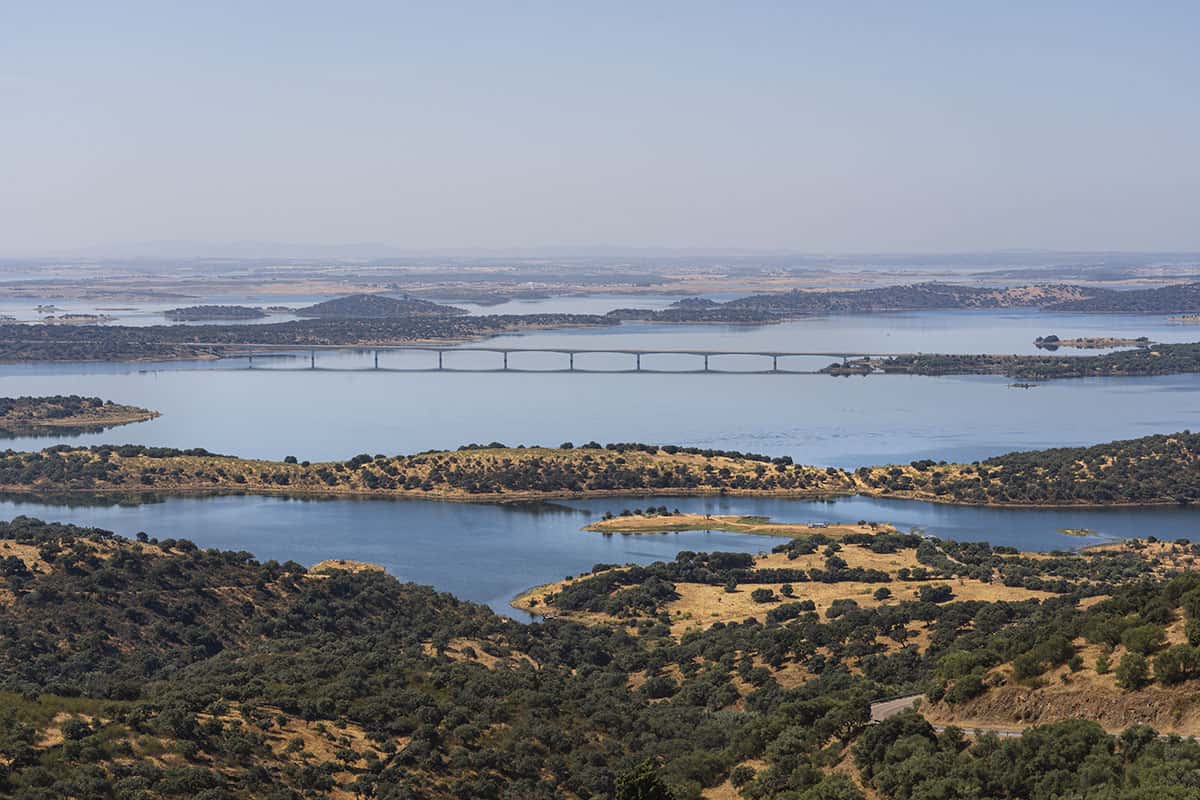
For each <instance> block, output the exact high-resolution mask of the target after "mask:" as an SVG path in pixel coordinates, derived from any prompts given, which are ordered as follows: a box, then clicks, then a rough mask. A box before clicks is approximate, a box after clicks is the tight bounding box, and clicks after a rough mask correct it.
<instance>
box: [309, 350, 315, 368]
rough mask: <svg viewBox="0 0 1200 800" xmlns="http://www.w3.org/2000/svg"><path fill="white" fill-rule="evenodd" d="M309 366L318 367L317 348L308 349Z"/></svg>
mask: <svg viewBox="0 0 1200 800" xmlns="http://www.w3.org/2000/svg"><path fill="white" fill-rule="evenodd" d="M308 368H309V369H316V368H317V351H316V350H309V351H308Z"/></svg>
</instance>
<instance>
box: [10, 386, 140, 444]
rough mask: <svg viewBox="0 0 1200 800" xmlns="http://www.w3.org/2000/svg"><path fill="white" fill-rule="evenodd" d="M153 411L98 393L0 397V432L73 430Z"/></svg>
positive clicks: (100, 426)
mask: <svg viewBox="0 0 1200 800" xmlns="http://www.w3.org/2000/svg"><path fill="white" fill-rule="evenodd" d="M153 416H155V414H154V412H152V411H148V410H147V409H144V408H137V407H136V406H126V405H120V404H117V403H114V402H112V401H111V400H102V399H101V398H99V397H81V396H80V395H75V394H72V395H61V394H60V395H52V396H42V397H0V435H10V436H16V435H28V434H30V433H38V432H41V431H45V430H52V431H58V432H69V433H73V432H76V431H79V432H82V431H86V430H97V429H101V430H102V429H103V428H105V427H108V426H111V425H118V424H123V423H126V422H135V421H137V420H139V419H150V418H151V417H153Z"/></svg>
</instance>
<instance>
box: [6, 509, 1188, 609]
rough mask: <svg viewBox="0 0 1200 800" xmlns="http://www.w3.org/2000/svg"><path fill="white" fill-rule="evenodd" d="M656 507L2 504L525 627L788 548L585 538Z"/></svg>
mask: <svg viewBox="0 0 1200 800" xmlns="http://www.w3.org/2000/svg"><path fill="white" fill-rule="evenodd" d="M650 504H651V501H647V500H643V499H639V498H606V499H603V500H586V501H570V502H566V503H562V504H552V505H536V506H501V505H486V504H464V503H438V502H432V501H423V500H401V501H396V500H296V499H287V498H276V497H252V496H242V497H211V498H167V499H165V500H164V501H163V502H160V503H152V504H147V505H141V506H117V505H113V506H74V507H72V506H68V505H59V504H53V503H37V502H25V501H14V500H6V501H0V516H3V517H12V516H16V515H18V514H25V515H29V516H36V517H40V518H42V519H48V520H57V521H62V522H73V523H76V524H79V525H95V526H99V527H101V528H105V529H108V530H114V531H116V532H118V533H121V534H124V535H126V536H133V535H134V534H136V533H137V532H138V531H145V532H147V533H149V534H150V535H152V536H157V537H160V538H166V537H173V538H186V539H191V540H193V541H194V542H196V543H197V544H199V545H200V546H202V547H218V548H223V549H231V550H249V551H250V552H252V553H254V554H255V555H257V556H258V557H259V558H262V559H269V558H274V559H278V560H281V561H282V560H287V559H294V560H296V561H299V562H301V563H303V564H308V565H312V564H315V563H316V562H318V561H322V560H324V559H329V558H349V559H354V560H358V561H368V562H371V563H376V564H381V565H383V566H384V567H385V568H386V569H387V570H388V572H389V573H391V574H392V575H395V576H396V577H398V578H400V579H401V580H408V581H415V582H417V583H421V584H429V585H432V586H434V587H436V588H438V589H441V590H444V591H449V592H453V593H454V594H455V595H457V596H459V597H462V598H465V599H468V600H475V601H478V602H481V603H486V604H488V605H490V606H491V607H492V608H493V609H495V610H496V611H498V612H501V613H508V614H513V615H514V616H520V615H519V614H518V613H517V612H514V611H513V610H512V609H511V608H509V606H508V603H509V601H510V600H511V599H512V598H513V597H514V596H515V595H517V594H518V593H520V592H521V591H523V590H524V589H527V588H529V587H531V586H535V585H538V584H542V583H547V582H550V581H554V580H558V579H561V578H563V577H564V576H566V575H574V574H578V573H580V572H584V571H587V570H589V569H591V567H592V566H593V565H595V564H597V563H619V564H624V563H630V562H636V563H649V562H652V561H658V560H664V559H666V560H670V559H672V558H674V556H675V554H676V553H677V552H679V551H680V550H700V551H705V550H708V551H711V550H727V551H736V552H764V551H768V550H770V549H771V548H772V547H774V546H775V545H776V544H778V543H779V542H780V541H781V540H780V539H778V538H775V537H768V536H749V535H745V534H738V533H727V532H721V531H712V532H699V531H697V532H686V533H669V534H645V535H636V536H623V535H612V536H604V535H601V534H597V533H590V532H585V531H581V530H580V528H581V527H582V526H583V525H585V524H587V523H588V522H591V521H593V520H595V519H597V518H599V517H600V516H602V515H603V513H604V512H605V511H613V512H614V513H617V512H619V511H621V510H622V509H624V508H634V507H641V506H645V505H650ZM653 504H654V505H663V504H665V505H667V506H668V507H670V508H679V509H681V510H683V511H692V512H699V513H711V514H759V515H764V516H770V517H771V518H773V519H775V520H777V521H781V522H822V521H823V522H854V521H857V520H867V521H874V522H891V523H893V524H896V525H897V526H898V527H899V528H901V529H903V530H916V531H919V532H924V533H929V534H932V535H936V536H939V537H943V538H952V539H959V540H963V541H981V540H986V541H990V542H992V543H993V544H1004V545H1010V546H1013V547H1019V548H1021V549H1023V550H1053V549H1070V548H1074V547H1079V546H1082V545H1086V544H1093V543H1096V542H1099V541H1104V540H1105V539H1109V538H1117V537H1129V536H1148V535H1153V536H1158V537H1159V538H1164V539H1176V538H1181V537H1190V538H1200V536H1198V534H1200V529H1198V523H1200V512H1197V511H1195V510H1187V509H1178V508H1168V509H1152V510H1139V511H1132V510H1127V509H1126V510H1105V511H1042V510H997V509H985V508H962V507H954V506H936V505H931V504H927V503H912V502H905V501H901V500H870V499H865V498H845V499H838V500H831V501H804V500H780V499H757V498H684V497H681V498H670V499H658V500H654V501H653ZM1061 528H1086V529H1089V530H1092V531H1095V532H1096V534H1097V535H1096V536H1088V537H1078V536H1066V535H1063V534H1062V533H1060V532H1059V530H1060V529H1061Z"/></svg>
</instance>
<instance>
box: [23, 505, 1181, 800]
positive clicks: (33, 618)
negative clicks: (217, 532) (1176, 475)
mask: <svg viewBox="0 0 1200 800" xmlns="http://www.w3.org/2000/svg"><path fill="white" fill-rule="evenodd" d="M835 544H837V547H838V548H840V549H833V551H832V552H828V551H830V549H831V548H833V547H834V545H835ZM1178 547H1182V546H1178ZM1185 549H1186V548H1185ZM1188 552H1189V553H1190V552H1191V550H1188ZM769 558H776V559H782V560H783V561H786V562H789V563H791V564H793V567H792V568H793V569H800V568H801V565H804V564H807V563H808V562H809V561H813V560H814V559H815V560H821V561H823V562H824V566H823V567H822V572H824V573H834V574H833V575H831V576H830V579H829V580H827V581H825V580H823V581H821V582H820V583H794V584H791V585H792V586H793V595H792V596H783V595H782V586H780V587H779V592H776V593H775V594H776V597H775V598H774V599H770V598H763V599H761V600H747V601H746V602H751V603H755V604H756V605H757V606H758V607H759V609H760V611H759V612H758V613H757V614H753V615H749V616H746V617H745V618H742V619H728V620H726V619H711V618H709V619H705V620H700V619H696V620H694V621H688V620H685V621H684V623H685V627H683V628H681V627H680V625H679V618H678V616H677V615H676V614H675V613H674V611H673V610H672V607H671V603H672V602H674V601H672V600H671V599H670V598H669V597H667V599H666V600H659V599H658V597H659V596H660V595H669V593H670V592H669V591H668V590H670V589H673V591H675V592H676V593H679V594H682V595H685V596H686V594H687V593H688V592H689V591H690V589H689V587H691V586H699V587H701V588H705V587H708V586H710V585H712V581H714V580H721V579H726V573H730V574H734V573H736V574H737V575H741V576H742V577H744V578H746V587H745V588H750V587H751V586H753V587H754V589H755V590H758V589H765V588H767V587H768V586H771V585H773V584H774V582H776V581H778V580H779V579H781V578H782V577H784V576H783V575H781V574H773V575H767V574H763V575H756V573H761V572H764V570H768V569H776V568H775V567H772V566H769V565H763V564H761V563H754V561H755V560H754V559H753V558H752V557H747V556H743V555H740V554H731V553H725V554H721V553H712V554H697V553H683V554H680V556H679V558H677V559H676V560H675V561H674V562H671V563H669V564H655V565H650V566H649V567H647V568H636V569H642V570H644V571H643V572H640V573H639V572H636V571H635V570H630V569H625V568H613V567H611V566H604V565H598V566H597V568H596V570H595V571H594V575H592V576H590V577H586V578H583V579H581V580H580V581H578V582H576V583H575V584H574V586H573V587H572V588H571V589H569V590H567V589H564V590H561V591H560V592H559V594H558V596H557V599H556V602H558V603H561V604H564V605H565V604H568V603H570V604H581V605H583V606H584V607H588V606H591V605H593V604H596V603H601V604H603V605H611V604H613V603H614V602H619V603H620V604H621V605H622V607H623V608H627V609H629V613H627V614H618V615H617V617H614V618H612V619H608V618H606V617H605V616H604V615H603V614H600V615H596V616H594V617H593V618H592V619H590V620H589V624H586V625H582V624H578V623H576V622H573V621H570V620H561V619H557V620H556V619H551V620H548V621H547V622H545V623H541V624H533V625H521V624H518V623H516V622H513V621H511V620H507V619H504V618H501V617H498V616H496V615H495V614H494V613H492V612H491V611H489V610H488V609H486V608H483V607H480V606H476V605H473V604H469V603H462V602H459V601H457V600H455V599H454V598H452V597H450V596H448V595H445V594H439V593H437V592H434V591H432V590H431V589H428V588H424V587H419V586H414V585H411V584H401V583H399V582H397V581H396V580H395V579H393V578H391V577H389V576H387V575H385V574H383V573H381V572H379V571H376V570H370V569H363V570H358V571H347V570H341V569H336V568H333V569H327V570H325V571H319V572H318V571H310V570H307V569H305V568H304V567H302V566H301V565H299V564H295V563H291V562H289V563H286V564H279V563H275V562H266V563H260V562H258V561H256V560H255V559H254V558H253V557H251V556H250V555H249V554H247V553H231V552H221V551H214V550H201V549H198V548H197V547H196V546H195V545H194V544H192V543H191V542H188V541H186V540H172V539H156V538H154V537H151V536H146V535H139V540H138V541H130V540H126V539H122V538H120V537H117V536H114V535H112V534H110V533H108V532H105V531H100V530H95V529H84V528H76V527H73V526H66V525H56V524H48V523H43V522H39V521H37V520H30V519H25V518H18V519H17V520H14V521H13V522H11V523H0V632H2V634H3V635H2V636H0V698H2V699H3V705H2V710H0V765H2V766H0V793H3V794H5V795H11V796H13V797H19V798H23V799H28V800H42V798H59V797H67V796H73V797H88V798H112V800H127V799H132V798H144V797H167V798H184V797H187V798H202V799H203V800H220V799H223V798H250V797H269V798H281V799H282V798H289V800H290V799H291V798H300V797H339V798H351V797H376V798H380V799H381V800H399V798H406V799H409V800H420V799H423V798H429V800H441V799H442V798H462V797H470V798H485V799H486V798H495V799H496V800H500V799H501V798H546V799H547V800H549V798H556V797H576V798H602V797H603V798H607V797H613V796H616V797H617V798H619V799H620V800H626V798H633V797H644V796H647V795H645V794H638V792H639V791H649V787H655V790H656V791H657V792H658V794H656V795H653V796H657V797H665V798H666V797H674V798H676V800H695V799H696V798H699V797H700V796H701V792H703V791H705V790H709V789H711V790H714V791H718V790H719V791H722V792H726V794H725V796H729V797H742V798H747V799H748V800H793V799H794V798H803V799H804V800H832V799H834V798H837V799H838V800H863V798H865V796H866V794H865V792H864V788H865V787H868V786H869V787H870V788H871V789H872V790H873V791H875V792H877V793H878V794H877V795H876V796H878V797H883V798H886V799H887V800H893V799H894V800H909V798H915V797H929V796H938V797H950V798H963V800H966V798H992V797H996V798H1015V797H1022V798H1024V797H1034V798H1045V799H1046V800H1051V797H1055V798H1080V799H1082V798H1083V797H1085V796H1086V797H1088V798H1092V797H1113V798H1116V797H1132V796H1134V795H1129V794H1123V793H1122V792H1123V791H1124V790H1125V789H1126V788H1127V787H1128V786H1129V785H1132V783H1135V782H1136V784H1137V785H1138V787H1139V790H1140V791H1143V792H1144V794H1143V795H1138V796H1144V797H1147V798H1149V797H1168V796H1179V797H1185V796H1189V795H1180V794H1174V795H1170V794H1163V792H1166V791H1170V790H1169V789H1167V788H1164V787H1167V786H1175V785H1176V783H1177V781H1176V780H1175V778H1174V777H1173V776H1174V774H1175V771H1177V770H1184V771H1186V772H1188V773H1189V774H1191V773H1194V772H1195V771H1196V770H1198V769H1200V752H1198V748H1197V747H1196V746H1195V745H1182V744H1180V743H1178V742H1169V741H1164V742H1163V743H1161V744H1156V743H1155V742H1154V740H1153V733H1152V732H1149V731H1147V730H1146V729H1143V728H1135V729H1134V730H1133V732H1131V733H1127V734H1125V735H1123V736H1122V737H1120V738H1116V737H1113V736H1111V735H1109V734H1106V733H1104V732H1103V731H1102V730H1100V729H1099V728H1098V727H1097V726H1095V725H1091V724H1084V723H1078V722H1075V723H1062V724H1060V725H1057V726H1052V727H1049V728H1045V729H1039V730H1037V731H1033V732H1030V733H1028V734H1026V735H1025V736H1024V737H1020V738H1018V739H1014V740H1011V741H1008V742H1005V743H1004V744H1003V747H1002V748H1001V745H1000V743H998V742H993V741H992V740H990V739H988V738H983V739H980V740H979V741H978V742H977V743H976V744H975V745H973V746H970V745H968V743H967V742H966V741H964V740H963V739H962V738H961V736H960V735H959V734H956V733H954V732H947V733H945V734H940V735H938V734H934V733H933V731H932V730H931V729H930V728H929V726H928V724H927V723H925V722H924V721H923V720H922V719H921V718H920V717H918V716H916V715H911V714H910V715H904V716H901V717H897V718H894V719H893V720H891V721H889V722H886V723H884V724H883V725H880V726H877V727H871V726H869V725H868V720H869V701H870V700H871V698H874V697H881V696H885V695H889V694H895V693H901V692H912V691H920V690H923V689H928V690H930V691H935V690H937V689H938V688H939V687H942V686H943V684H945V693H946V696H947V697H948V696H950V695H951V694H954V693H955V692H956V687H957V686H958V685H959V683H960V682H962V681H963V680H964V678H963V677H962V676H963V675H970V674H974V671H976V670H980V671H982V670H986V669H988V668H989V667H988V665H989V664H995V665H999V664H1004V663H1012V662H1018V661H1022V660H1025V661H1028V660H1029V659H1030V658H1033V657H1035V656H1036V655H1037V654H1041V653H1043V651H1044V652H1045V653H1046V656H1045V658H1046V659H1052V658H1053V659H1057V658H1061V657H1063V656H1064V655H1066V653H1065V652H1060V651H1062V650H1063V648H1062V647H1061V646H1059V645H1058V644H1056V642H1057V641H1058V640H1059V638H1060V637H1062V636H1069V635H1071V634H1072V632H1074V631H1078V630H1083V629H1084V628H1085V627H1087V626H1086V620H1089V619H1093V618H1095V619H1100V620H1116V621H1117V622H1118V623H1119V626H1120V628H1121V630H1120V632H1119V634H1118V635H1119V636H1120V637H1121V638H1122V639H1124V638H1125V637H1126V636H1127V634H1129V632H1130V631H1132V630H1134V629H1136V628H1138V627H1139V626H1144V625H1145V624H1151V623H1150V622H1148V620H1153V619H1157V618H1159V617H1160V616H1161V613H1162V612H1161V610H1162V609H1169V608H1170V607H1172V602H1173V601H1171V600H1169V598H1172V597H1178V598H1180V599H1179V600H1178V602H1175V603H1174V604H1175V605H1180V604H1183V605H1186V604H1187V603H1190V600H1184V599H1182V598H1185V597H1186V598H1190V594H1188V593H1189V592H1192V589H1191V587H1192V586H1194V585H1195V584H1196V581H1195V580H1194V579H1190V580H1191V584H1188V585H1187V586H1185V585H1183V584H1181V583H1179V580H1180V579H1176V580H1175V581H1173V582H1163V581H1162V580H1160V579H1159V578H1158V577H1156V576H1157V574H1158V572H1159V571H1161V570H1164V569H1170V568H1171V565H1170V564H1169V563H1167V562H1164V561H1161V560H1159V559H1158V558H1157V557H1156V556H1155V554H1154V553H1153V552H1142V551H1139V550H1130V551H1128V552H1113V553H1108V554H1094V555H1071V556H1065V555H1064V556H1057V557H1055V558H1052V559H1044V558H1028V557H1024V556H1020V555H1018V554H1014V553H1011V552H1006V551H1002V550H999V549H992V548H988V547H987V546H986V545H982V546H979V545H970V546H968V545H953V544H951V543H931V542H926V541H924V540H920V539H919V538H918V537H912V536H901V535H897V534H893V533H881V534H878V535H871V534H861V535H859V536H857V537H856V538H853V539H849V538H847V539H842V540H841V541H840V543H835V542H833V541H832V540H824V541H822V540H821V539H819V538H805V539H798V540H796V541H795V542H790V543H788V544H785V545H783V546H781V547H780V548H779V552H778V553H776V554H775V555H774V556H771V557H769ZM747 559H750V562H751V563H747ZM839 559H840V561H842V562H845V565H844V566H842V565H839V563H838V560H839ZM887 560H895V561H896V562H897V563H904V564H906V565H909V564H911V565H920V568H923V569H926V570H927V571H928V572H927V574H926V575H925V576H923V577H922V579H920V580H917V579H905V578H901V577H900V575H899V571H898V570H895V569H892V568H891V567H888V570H884V569H883V568H882V567H880V566H875V567H872V566H869V565H870V564H872V563H873V564H876V565H883V566H887V565H886V563H885V562H886V561H887ZM913 568H915V567H909V566H906V567H901V569H907V570H909V578H912V575H911V570H912V569H913ZM872 569H878V570H879V571H880V572H884V571H888V575H887V580H886V582H885V581H883V580H872V581H868V585H869V587H870V588H871V589H872V594H871V595H869V596H863V595H859V594H856V592H855V589H854V583H853V579H850V578H843V576H842V573H844V572H845V571H847V570H850V571H853V570H863V571H864V573H863V575H864V576H870V574H871V573H869V572H868V570H872ZM889 570H890V571H889ZM747 573H748V574H747ZM788 577H789V578H790V577H793V576H788ZM860 577H862V576H860ZM997 577H1000V579H1001V580H1002V581H1003V585H997V584H994V581H996V579H997ZM1033 580H1040V581H1045V582H1047V584H1048V588H1049V590H1047V589H1045V588H1043V589H1026V588H1024V586H1023V585H1021V584H1022V583H1023V582H1024V583H1028V582H1029V581H1033ZM598 581H603V582H605V584H604V586H605V588H603V589H602V590H601V591H593V590H592V587H593V586H595V585H596V582H598ZM755 581H758V582H755ZM989 582H993V585H995V586H998V588H995V589H993V590H992V591H993V593H1002V592H1004V591H1009V592H1012V593H1014V594H1012V596H1011V597H1009V598H1006V599H996V598H988V597H983V598H981V599H967V597H968V595H969V594H970V593H971V592H973V591H976V590H975V589H974V588H973V587H976V586H978V587H983V586H987V585H988V584H989ZM663 584H667V586H666V587H665V588H664V586H663ZM671 584H673V587H672V586H671ZM817 586H820V587H822V588H823V589H824V590H825V594H822V595H819V602H816V603H815V602H813V600H812V599H811V598H812V597H813V596H817V595H812V594H811V591H812V590H815V588H816V587H817ZM887 586H894V587H897V589H898V591H896V592H895V594H894V595H893V596H891V597H889V596H888V595H887V594H885V593H882V592H881V591H880V590H881V589H883V588H886V587H887ZM1005 587H1012V588H1008V589H1006V588H1005ZM1124 587H1130V588H1128V589H1126V588H1124ZM745 588H742V587H740V586H739V587H734V591H733V593H732V594H731V595H729V596H734V595H740V594H754V592H749V593H746V592H745ZM585 589H586V591H585ZM843 589H844V590H845V594H844V595H843V594H840V593H839V592H840V590H843ZM719 591H721V592H722V594H725V590H724V588H719ZM1097 592H1111V593H1112V596H1113V600H1111V601H1107V600H1106V601H1103V602H1101V603H1099V604H1093V605H1091V609H1093V610H1091V611H1089V610H1088V609H1087V608H1085V607H1084V605H1085V604H1083V603H1081V602H1080V599H1081V598H1083V597H1086V596H1088V595H1093V594H1096V593H1097ZM1193 593H1194V592H1193ZM635 596H636V597H644V598H648V600H647V601H646V602H640V601H639V602H626V601H625V598H633V597H635ZM1157 597H1162V598H1164V600H1163V601H1162V602H1158V601H1156V600H1155V598H1157ZM605 613H607V612H605ZM1089 629H1090V628H1089ZM1097 635H1103V636H1109V637H1110V638H1111V635H1110V634H1109V633H1108V632H1105V633H1103V634H1097ZM1068 641H1069V640H1068ZM1031 654H1032V655H1031ZM1068 660H1069V657H1068ZM1047 663H1048V662H1047ZM980 674H983V673H982V672H980ZM947 676H953V677H947ZM960 693H961V692H960ZM956 696H957V695H956ZM1135 745H1137V746H1136V747H1135ZM997 752H1003V753H1004V754H1006V755H1005V757H1004V758H1003V759H1001V760H999V761H997V760H996V758H995V757H994V756H992V755H991V754H995V753H997ZM1080 752H1082V753H1095V754H1096V755H1095V757H1094V758H1089V759H1083V758H1080V757H1077V756H1076V755H1073V754H1078V753H1080ZM1114 752H1115V753H1120V754H1121V757H1120V758H1118V759H1115V760H1114V759H1113V758H1112V757H1111V754H1112V753H1114ZM939 753H942V754H943V755H939ZM1015 757H1021V758H1026V759H1031V758H1042V759H1049V760H1051V761H1054V763H1057V764H1058V765H1059V766H1058V767H1057V768H1056V769H1055V770H1054V771H1053V773H1052V780H1049V779H1048V778H1046V777H1045V776H1043V777H1042V778H1039V777H1038V776H1037V775H1036V774H1035V773H1036V772H1038V770H1036V769H1034V768H1032V767H1029V768H1016V767H1013V766H1011V765H1010V762H1009V761H1008V760H1007V759H1008V758H1015ZM1097 759H1098V760H1097ZM1006 765H1008V766H1006ZM1163 770H1166V771H1165V772H1163ZM1042 772H1045V771H1044V770H1042ZM939 778H941V779H945V780H950V779H953V780H954V783H953V785H952V787H943V789H944V791H942V792H941V793H940V794H937V795H930V794H929V792H930V791H931V787H930V782H931V781H935V780H938V779H939ZM638 787H641V788H640V789H639V788H638ZM1080 787H1086V792H1084V790H1083V789H1080Z"/></svg>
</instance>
